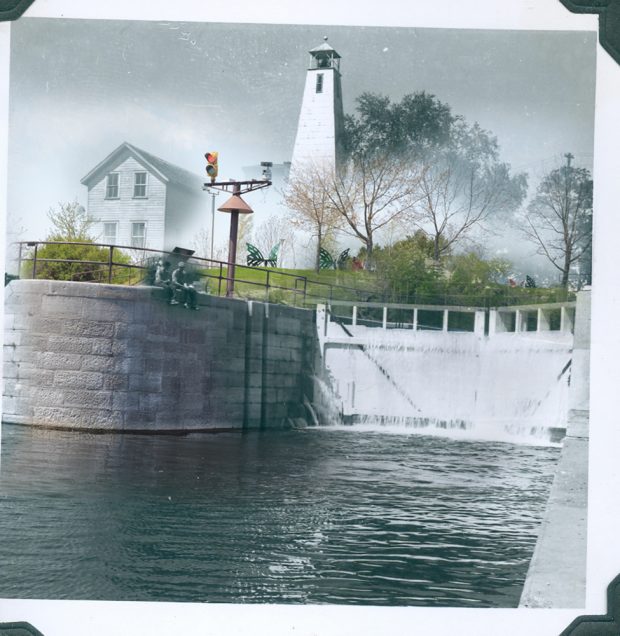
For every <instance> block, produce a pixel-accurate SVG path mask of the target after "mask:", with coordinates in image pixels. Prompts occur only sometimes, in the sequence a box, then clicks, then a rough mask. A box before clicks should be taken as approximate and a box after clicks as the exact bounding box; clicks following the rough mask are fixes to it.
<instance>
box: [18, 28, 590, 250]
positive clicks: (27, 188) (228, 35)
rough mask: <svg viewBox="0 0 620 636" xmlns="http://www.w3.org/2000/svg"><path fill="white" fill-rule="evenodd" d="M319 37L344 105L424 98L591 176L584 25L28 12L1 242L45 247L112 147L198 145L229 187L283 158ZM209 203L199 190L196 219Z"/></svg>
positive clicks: (512, 146) (539, 164)
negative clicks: (412, 24) (554, 27)
mask: <svg viewBox="0 0 620 636" xmlns="http://www.w3.org/2000/svg"><path fill="white" fill-rule="evenodd" d="M325 35H327V36H329V42H330V44H331V45H332V46H333V47H334V48H335V49H336V50H337V51H338V52H339V53H340V55H341V56H342V60H341V71H342V87H343V98H344V109H345V112H352V111H353V110H354V108H355V98H356V97H357V96H358V95H360V94H361V93H362V92H364V91H373V92H377V93H381V94H385V95H389V96H390V97H391V98H392V99H393V100H399V99H400V98H401V97H402V96H403V95H405V94H407V93H411V92H415V91H421V90H425V91H427V92H430V93H432V94H434V95H436V96H437V98H439V99H440V100H441V101H443V102H446V103H447V104H449V105H450V106H451V107H452V109H453V112H454V113H456V114H460V115H463V116H465V117H466V119H467V120H468V121H470V122H474V121H477V122H479V123H480V125H481V126H482V127H483V128H486V129H488V130H490V131H492V132H493V133H494V134H495V135H496V136H497V137H498V140H499V143H500V147H501V150H502V158H503V159H504V160H505V161H508V162H509V163H510V164H512V166H513V168H514V169H515V170H519V171H526V172H528V173H530V174H531V175H532V178H531V181H534V180H535V178H536V177H540V175H541V174H542V173H543V172H545V171H547V170H549V169H551V168H553V167H555V166H556V165H557V164H558V162H561V161H562V155H563V154H564V153H565V152H568V151H570V152H572V153H573V154H574V155H575V156H576V163H577V164H578V165H583V166H584V167H586V168H589V169H590V168H591V164H592V151H593V122H594V88H595V87H594V83H595V51H596V47H595V45H596V33H595V32H591V33H586V32H578V31H577V32H576V31H572V32H560V31H481V30H445V29H412V28H379V27H325V26H320V27H312V26H305V25H304V26H281V25H277V26H276V25H274V26H271V25H241V24H213V23H211V24H205V23H187V22H186V23H181V22H137V21H111V20H110V21H107V20H93V21H87V20H64V19H42V18H30V19H22V20H19V21H18V22H17V23H15V24H14V25H13V27H12V32H11V67H10V73H11V75H10V121H9V174H8V177H9V188H8V229H9V232H10V233H9V239H14V238H15V235H14V233H11V230H15V229H16V228H19V227H22V226H23V227H24V228H25V232H23V233H22V234H21V238H22V239H26V238H29V239H30V238H35V239H42V238H44V237H45V235H46V233H47V231H48V225H49V224H48V222H47V219H46V212H47V210H48V208H49V207H50V206H53V205H55V204H57V203H58V202H61V201H62V202H65V201H71V200H74V199H76V198H77V199H78V200H79V201H80V202H82V203H84V204H85V203H86V198H87V197H86V194H87V193H86V188H85V186H82V185H81V184H80V179H81V178H82V177H83V176H84V175H85V174H86V173H88V172H89V171H90V170H91V168H93V167H94V166H95V165H96V164H97V163H99V162H100V161H101V160H102V159H103V158H104V157H105V156H106V155H107V154H109V153H110V152H111V151H112V150H113V149H114V148H116V146H118V145H119V144H120V143H121V142H123V141H128V142H130V143H132V144H135V145H137V146H139V147H141V148H143V149H145V150H147V151H149V152H151V153H153V154H156V155H158V156H160V157H162V158H163V159H166V160H167V161H171V162H173V163H176V164H178V165H180V166H182V167H184V168H186V169H188V170H191V171H192V172H195V173H196V174H198V175H204V165H205V162H204V158H203V155H204V153H205V152H206V151H207V150H218V151H219V152H220V166H221V168H220V176H222V177H224V178H229V177H230V178H242V177H243V175H242V173H241V167H242V166H246V165H251V164H257V163H259V162H260V161H264V160H269V161H273V162H282V161H289V160H290V159H291V153H292V148H293V142H294V137H295V130H296V125H297V118H298V115H299V107H300V103H301V97H302V92H303V86H304V79H305V73H306V69H307V66H308V59H309V56H308V53H307V51H308V50H309V49H311V48H313V47H314V46H317V45H318V44H320V43H321V42H322V39H323V36H325ZM250 197H251V199H250ZM248 200H249V201H250V203H251V205H252V206H253V207H254V209H255V211H256V217H255V220H256V221H257V222H260V220H261V218H266V217H267V216H268V215H269V214H270V213H272V212H273V210H272V209H270V206H272V203H271V202H270V199H269V198H268V197H265V196H264V194H260V193H256V194H253V195H249V197H248ZM209 210H210V204H209V199H208V197H207V195H205V225H208V211H209ZM220 216H221V217H224V215H220ZM226 220H227V217H226V218H223V219H220V223H219V233H220V237H221V238H224V236H225V232H226V231H227V230H226V227H225V222H226ZM218 238H219V237H218Z"/></svg>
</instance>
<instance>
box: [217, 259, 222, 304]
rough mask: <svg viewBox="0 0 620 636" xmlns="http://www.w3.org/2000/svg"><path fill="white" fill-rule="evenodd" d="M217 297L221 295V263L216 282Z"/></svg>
mask: <svg viewBox="0 0 620 636" xmlns="http://www.w3.org/2000/svg"><path fill="white" fill-rule="evenodd" d="M217 295H218V296H221V295H222V263H220V274H219V277H218V281H217Z"/></svg>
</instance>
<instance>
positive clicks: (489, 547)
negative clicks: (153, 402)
mask: <svg viewBox="0 0 620 636" xmlns="http://www.w3.org/2000/svg"><path fill="white" fill-rule="evenodd" d="M558 456H559V450H558V449H557V448H554V447H535V446H526V445H516V444H507V443H497V442H481V441H463V440H451V439H447V438H435V437H426V436H420V435H412V434H390V435H388V434H383V433H381V432H376V431H366V432H359V431H355V430H353V429H351V430H339V429H330V428H323V429H308V430H305V431H292V432H265V433H249V434H243V435H242V434H232V433H230V434H229V433H226V434H217V435H213V434H212V435H204V434H202V435H199V434H194V435H188V436H185V437H171V436H139V435H87V434H76V433H67V432H59V431H37V430H34V429H29V428H22V427H16V426H8V425H4V426H3V428H2V462H1V465H0V538H1V540H0V563H1V564H2V565H1V572H2V575H1V576H0V597H5V598H58V599H60V598H71V599H103V600H136V601H137V600H151V601H153V600H159V601H194V602H200V601H210V602H235V603H251V602H274V603H287V602H292V603H343V604H345V603H346V604H354V603H363V604H379V605H429V606H466V607H467V606H472V607H511V606H516V605H517V604H518V601H519V596H520V593H521V588H522V585H523V581H524V578H525V575H526V572H527V567H528V564H529V560H530V558H531V555H532V551H533V549H534V544H535V539H536V533H537V530H538V527H539V524H540V520H541V517H542V514H543V511H544V507H545V503H546V499H547V496H548V493H549V488H550V485H551V481H552V476H553V470H554V467H555V464H556V461H557V458H558Z"/></svg>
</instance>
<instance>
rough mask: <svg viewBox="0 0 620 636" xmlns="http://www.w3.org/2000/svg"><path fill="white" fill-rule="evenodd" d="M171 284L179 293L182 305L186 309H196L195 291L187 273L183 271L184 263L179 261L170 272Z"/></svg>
mask: <svg viewBox="0 0 620 636" xmlns="http://www.w3.org/2000/svg"><path fill="white" fill-rule="evenodd" d="M172 285H173V286H174V289H175V290H178V291H179V292H180V294H181V299H182V302H183V306H184V307H185V308H186V309H196V310H197V309H198V305H197V304H196V300H197V294H198V293H197V292H196V289H195V288H194V286H193V285H192V283H191V281H190V279H189V275H188V273H187V272H186V271H185V263H184V262H183V261H180V262H179V264H178V265H177V268H176V269H175V270H174V272H172Z"/></svg>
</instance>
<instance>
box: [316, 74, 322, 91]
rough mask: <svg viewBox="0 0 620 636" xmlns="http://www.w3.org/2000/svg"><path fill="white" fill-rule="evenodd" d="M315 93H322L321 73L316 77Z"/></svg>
mask: <svg viewBox="0 0 620 636" xmlns="http://www.w3.org/2000/svg"><path fill="white" fill-rule="evenodd" d="M316 92H317V93H322V92H323V73H318V74H317V76H316Z"/></svg>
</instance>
